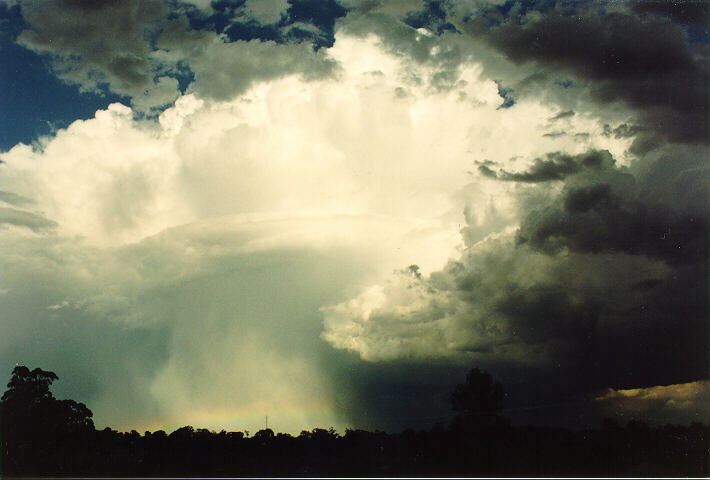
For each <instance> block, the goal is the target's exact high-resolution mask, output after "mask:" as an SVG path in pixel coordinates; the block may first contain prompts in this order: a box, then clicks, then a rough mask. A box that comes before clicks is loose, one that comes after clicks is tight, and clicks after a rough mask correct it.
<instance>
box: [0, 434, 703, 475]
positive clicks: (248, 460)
mask: <svg viewBox="0 0 710 480" xmlns="http://www.w3.org/2000/svg"><path fill="white" fill-rule="evenodd" d="M50 437H52V436H48V437H47V438H41V439H40V438H35V439H33V440H27V439H26V440H23V441H12V442H8V441H3V452H2V473H3V475H4V476H82V477H83V476H163V475H165V476H176V475H179V476H195V475H200V476H279V475H281V476H380V477H382V476H386V477H389V476H420V477H421V476H439V477H441V476H595V477H598V476H601V477H605V476H614V477H619V476H672V477H684V476H702V477H706V476H708V474H709V469H708V462H709V454H708V446H709V443H708V428H707V427H706V426H704V425H701V424H693V425H691V426H687V427H686V426H671V425H668V426H666V427H662V428H649V427H648V426H646V425H645V424H642V423H634V422H631V423H630V424H629V425H627V426H625V427H621V426H619V425H617V424H614V423H612V422H607V423H605V424H604V425H603V426H602V427H601V428H599V429H595V430H586V431H571V430H565V429H558V428H544V427H510V426H505V425H499V426H476V425H468V426H466V425H459V426H454V427H451V428H447V429H444V428H440V429H434V430H432V431H420V432H415V431H406V432H403V433H401V434H386V433H383V432H374V433H372V432H366V431H362V430H348V431H347V432H346V433H345V435H342V436H341V435H338V434H337V433H336V432H334V431H332V430H323V429H314V430H313V431H311V432H305V431H304V432H302V433H301V435H299V436H297V437H294V436H291V435H288V434H276V435H275V434H274V433H273V432H272V431H271V430H269V429H267V430H262V431H260V432H258V433H257V434H256V435H254V436H252V437H246V436H245V435H244V434H243V433H242V432H224V431H222V432H219V433H215V432H210V431H208V430H204V429H197V430H195V429H193V428H192V427H183V428H180V429H178V430H176V431H174V432H172V433H171V434H169V435H167V434H166V433H165V432H163V431H157V432H152V433H151V432H145V434H143V435H140V434H139V433H138V432H135V431H133V432H130V433H119V432H116V431H113V430H110V429H108V428H107V429H105V430H101V431H98V430H91V431H85V432H82V433H74V434H70V435H60V436H54V438H50Z"/></svg>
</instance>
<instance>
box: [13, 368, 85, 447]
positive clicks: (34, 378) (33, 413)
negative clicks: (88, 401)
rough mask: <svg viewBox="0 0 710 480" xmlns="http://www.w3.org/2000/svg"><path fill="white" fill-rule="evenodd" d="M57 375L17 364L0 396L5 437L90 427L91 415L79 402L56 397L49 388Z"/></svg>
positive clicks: (46, 435)
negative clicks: (4, 390)
mask: <svg viewBox="0 0 710 480" xmlns="http://www.w3.org/2000/svg"><path fill="white" fill-rule="evenodd" d="M58 379H59V377H58V376H57V374H56V373H54V372H49V371H45V370H42V369H40V368H35V369H34V370H32V371H30V369H29V368H27V367H25V366H17V367H15V368H14V369H13V371H12V378H11V379H10V382H9V383H8V384H7V387H8V389H7V391H6V392H5V393H4V394H3V396H2V399H1V400H2V405H1V406H2V415H1V417H2V431H3V435H5V437H9V438H18V439H25V440H30V439H37V438H40V437H41V438H49V437H57V436H61V435H63V434H69V433H76V432H82V431H90V430H93V429H94V422H93V420H92V419H91V417H92V416H93V414H92V412H91V410H89V409H88V408H87V407H86V405H84V404H83V403H77V402H75V401H74V400H57V399H56V398H54V395H52V392H51V391H50V390H49V387H50V386H51V384H52V382H54V381H55V380H58Z"/></svg>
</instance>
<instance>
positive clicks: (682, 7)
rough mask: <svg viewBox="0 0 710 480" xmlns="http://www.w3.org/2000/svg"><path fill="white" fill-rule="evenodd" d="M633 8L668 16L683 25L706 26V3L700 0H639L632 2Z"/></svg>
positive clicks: (637, 10)
mask: <svg viewBox="0 0 710 480" xmlns="http://www.w3.org/2000/svg"><path fill="white" fill-rule="evenodd" d="M633 9H634V10H635V11H636V12H639V13H650V14H656V15H664V16H668V17H670V18H671V19H673V21H675V22H678V23H681V24H683V25H698V26H705V27H706V28H707V25H708V20H710V17H708V3H707V2H706V1H702V0H680V1H679V0H675V1H663V0H640V1H636V2H634V5H633Z"/></svg>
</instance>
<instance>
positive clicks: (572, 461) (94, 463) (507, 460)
mask: <svg viewBox="0 0 710 480" xmlns="http://www.w3.org/2000/svg"><path fill="white" fill-rule="evenodd" d="M55 380H57V375H56V374H54V373H53V372H47V371H43V370H41V369H35V370H32V371H30V370H29V369H28V368H27V367H16V368H15V369H14V370H13V374H12V378H11V380H10V382H9V383H8V390H7V391H6V392H5V394H4V395H3V396H2V401H1V403H0V407H1V410H0V419H1V422H2V423H1V427H2V432H0V433H1V434H2V436H1V437H0V442H1V444H2V472H1V473H2V474H3V475H8V476H175V475H181V476H186V475H187V476H192V475H209V476H232V477H233V476H379V477H382V476H438V477H441V476H479V477H480V476H580V475H589V476H707V475H708V460H709V454H708V428H707V427H705V426H703V425H701V424H698V423H695V424H693V425H691V426H672V425H667V426H665V427H662V428H650V427H648V425H646V424H644V423H641V422H630V423H629V424H628V425H626V426H621V425H619V424H617V423H615V422H613V421H605V422H603V424H602V426H601V428H599V429H594V430H584V431H572V430H567V429H562V428H546V427H529V426H528V427H512V426H511V425H510V423H509V422H508V421H507V420H506V419H505V418H504V417H502V416H501V415H500V410H501V408H502V406H503V398H504V395H503V388H502V386H501V385H500V384H499V383H497V382H495V381H494V380H493V379H492V378H491V376H490V375H489V374H488V373H487V372H481V371H480V370H478V369H473V370H471V371H470V372H469V374H468V375H467V377H466V381H465V382H464V383H462V384H459V385H457V386H456V387H455V388H454V390H453V392H452V394H451V403H452V408H453V409H454V411H455V412H456V413H457V415H456V417H455V419H454V420H453V421H452V422H451V424H450V425H448V426H443V425H442V426H438V427H435V428H433V429H431V430H428V431H423V430H422V431H414V430H407V431H405V432H402V433H399V434H388V433H385V432H380V431H375V432H367V431H363V430H350V429H348V430H346V431H345V434H344V435H340V434H338V433H337V432H336V431H335V430H333V429H332V428H331V429H328V430H326V429H321V428H315V429H313V430H311V431H303V432H301V434H300V435H298V436H292V435H289V434H285V433H274V432H273V431H272V430H271V429H264V430H260V431H259V432H257V433H256V434H254V435H253V436H251V437H250V436H249V435H248V434H245V433H244V432H226V431H224V430H223V431H221V432H213V431H210V430H207V429H203V428H197V429H195V428H194V427H192V426H189V425H188V426H184V427H181V428H178V429H177V430H175V431H173V432H172V433H170V434H168V433H166V432H165V431H163V430H158V431H155V432H149V431H147V432H145V433H144V434H142V435H141V434H140V433H138V432H137V431H135V430H134V431H131V432H117V431H115V430H112V429H110V428H105V429H103V430H96V429H95V428H94V424H93V421H92V420H91V417H92V412H91V410H89V409H88V408H87V407H86V406H85V405H84V404H82V403H77V402H74V401H73V400H57V399H55V398H54V396H53V395H52V393H51V392H50V390H49V387H50V385H51V384H52V382H53V381H55Z"/></svg>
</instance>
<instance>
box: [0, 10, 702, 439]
mask: <svg viewBox="0 0 710 480" xmlns="http://www.w3.org/2000/svg"><path fill="white" fill-rule="evenodd" d="M708 39H709V37H708V6H707V3H704V2H696V1H685V2H680V1H679V2H661V1H658V2H657V1H655V0H644V1H638V2H636V1H601V2H600V1H563V0H560V1H554V0H540V1H534V0H524V1H518V0H509V1H505V2H504V1H495V0H460V1H453V0H442V1H435V0H432V1H420V0H390V1H379V0H324V1H320V0H319V1H315V0H246V1H242V0H234V1H231V0H219V1H209V0H192V1H187V0H165V1H160V0H130V1H109V0H105V1H83V0H41V1H31V0H0V89H1V90H2V94H1V95H0V242H1V243H2V245H3V248H1V249H0V324H1V325H2V331H3V335H2V336H0V372H5V374H6V376H7V378H8V379H9V376H10V372H11V370H12V368H13V367H14V366H15V365H18V364H20V365H27V366H29V367H31V368H36V367H39V368H43V369H45V370H52V371H54V372H56V373H57V374H58V375H59V381H58V382H56V384H55V385H54V387H53V388H54V392H55V396H57V397H58V398H72V399H74V400H76V401H81V402H84V403H86V404H87V405H88V406H89V408H91V409H92V411H93V412H94V421H95V424H96V426H97V427H98V428H103V427H105V426H110V427H112V428H115V429H119V430H130V429H137V430H139V431H143V430H157V429H165V430H168V431H170V430H173V429H175V428H177V427H180V426H183V425H188V424H189V425H193V426H195V427H206V428H211V429H214V430H221V429H226V430H242V431H243V430H247V431H251V432H256V431H257V430H259V429H260V428H263V427H264V426H265V421H266V416H267V415H268V418H269V427H271V428H273V429H274V430H276V431H283V432H290V433H296V434H297V433H298V432H300V431H301V430H302V429H306V430H310V429H312V428H314V427H325V428H328V427H331V426H332V427H335V428H336V429H338V430H339V431H341V432H342V431H344V429H345V428H365V429H370V430H374V429H380V430H386V431H390V432H394V431H401V430H402V429H404V428H409V427H411V428H428V427H430V426H431V425H432V424H434V423H436V422H443V423H445V422H447V421H449V420H450V419H451V417H452V412H451V406H450V401H449V394H450V392H451V391H452V390H453V387H454V386H455V385H456V383H459V382H462V381H463V379H464V378H465V373H466V372H467V371H468V370H469V369H470V368H473V367H478V368H481V369H484V370H487V371H489V372H490V373H491V374H492V375H493V376H494V378H496V379H497V380H498V381H500V382H501V383H502V385H503V387H504V389H505V391H506V397H505V409H504V413H505V414H506V415H509V416H510V417H511V418H512V419H513V421H514V422H517V423H529V422H531V423H544V424H556V425H566V426H574V427H580V426H585V425H597V424H598V422H599V420H600V419H601V418H602V417H604V416H606V417H611V418H614V419H616V420H618V421H620V422H622V423H625V422H626V421H627V420H628V419H642V420H644V421H648V422H649V423H651V424H656V425H662V424H665V423H668V422H670V423H686V424H687V423H689V422H692V421H703V422H707V421H708V419H709V418H710V407H709V405H710V380H709V379H710V377H709V371H708V366H709V364H710V363H709V362H710V357H709V356H708V353H709V343H708V341H709V338H710V336H709V334H710V332H709V331H708V273H709V272H708V238H709V237H708V221H709V218H708V213H709V211H708V205H709V203H708V200H709V199H708V193H709V190H708V187H709V184H708V180H709V178H710V176H709V175H708V174H709V173H710V168H709V165H708V159H709V158H710V155H708V154H709V153H710V151H709V150H710V145H709V142H708V139H709V137H708V118H709V117H708V99H709V98H710V96H709V95H708V93H709V92H708V78H709V77H708V44H709V42H708Z"/></svg>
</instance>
